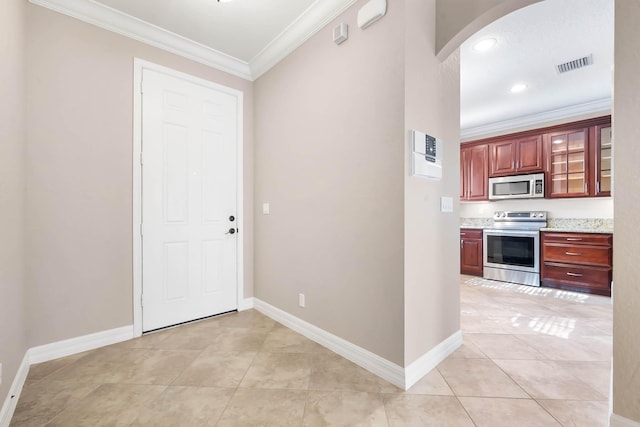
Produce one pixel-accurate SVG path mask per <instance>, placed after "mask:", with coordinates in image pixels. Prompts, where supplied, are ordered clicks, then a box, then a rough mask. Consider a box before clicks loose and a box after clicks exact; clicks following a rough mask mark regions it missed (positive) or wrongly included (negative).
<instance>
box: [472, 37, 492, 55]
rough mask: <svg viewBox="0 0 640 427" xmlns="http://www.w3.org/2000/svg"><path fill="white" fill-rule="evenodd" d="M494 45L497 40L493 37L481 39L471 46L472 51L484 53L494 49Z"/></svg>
mask: <svg viewBox="0 0 640 427" xmlns="http://www.w3.org/2000/svg"><path fill="white" fill-rule="evenodd" d="M496 43H498V40H496V39H494V38H493V37H490V38H488V39H483V40H480V41H479V42H478V43H476V44H474V45H473V50H475V51H476V52H484V51H487V50H489V49H491V48H492V47H494V46H495V45H496Z"/></svg>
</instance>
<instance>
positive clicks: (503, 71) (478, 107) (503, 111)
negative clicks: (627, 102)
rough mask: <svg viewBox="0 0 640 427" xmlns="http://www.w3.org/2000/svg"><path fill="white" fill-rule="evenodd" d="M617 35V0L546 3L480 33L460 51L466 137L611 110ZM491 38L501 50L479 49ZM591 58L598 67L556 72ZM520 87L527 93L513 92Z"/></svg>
mask: <svg viewBox="0 0 640 427" xmlns="http://www.w3.org/2000/svg"><path fill="white" fill-rule="evenodd" d="M613 34H614V2H613V1H612V0H544V1H541V2H538V3H534V4H533V5H531V6H529V7H526V8H523V9H520V10H517V11H515V12H513V13H511V14H509V15H507V16H505V17H503V18H501V19H499V20H497V21H495V22H493V23H492V24H490V25H488V26H487V27H485V28H483V29H482V30H480V31H479V32H478V33H476V34H475V35H473V36H472V37H470V38H469V39H468V40H467V41H466V42H465V43H463V45H462V47H461V49H460V56H461V70H460V102H461V114H460V127H461V129H462V135H463V137H464V136H465V135H466V136H473V135H474V134H475V135H480V134H483V133H485V134H486V133H488V131H491V130H500V127H504V128H509V127H510V128H512V129H513V128H515V127H517V124H521V125H523V124H524V125H526V124H527V123H526V122H527V119H530V121H531V122H532V123H535V121H536V120H538V122H541V121H545V118H547V117H551V116H553V117H551V118H562V117H560V116H561V115H562V114H566V116H571V115H576V113H588V112H591V111H602V110H604V109H608V108H610V105H611V92H612V65H613ZM487 37H492V38H495V39H496V40H497V44H496V45H495V46H494V47H493V48H492V49H490V50H488V51H485V52H477V51H474V49H473V46H474V45H475V44H476V43H477V42H478V41H480V40H483V39H485V38H487ZM589 54H592V55H593V65H589V66H587V67H584V68H580V69H577V70H573V71H569V72H567V73H563V74H559V73H558V72H557V71H556V68H555V66H556V65H557V64H561V63H564V62H567V61H571V60H574V59H577V58H580V57H584V56H587V55H589ZM516 83H524V84H526V85H527V86H528V88H527V89H526V90H525V91H523V92H519V93H511V92H510V89H511V87H512V86H513V85H514V84H516ZM589 110H591V111H589ZM550 112H552V113H553V114H549V113H550ZM547 120H548V119H547Z"/></svg>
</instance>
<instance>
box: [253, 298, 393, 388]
mask: <svg viewBox="0 0 640 427" xmlns="http://www.w3.org/2000/svg"><path fill="white" fill-rule="evenodd" d="M254 307H255V309H256V310H258V311H259V312H261V313H262V314H264V315H266V316H268V317H270V318H272V319H273V320H275V321H277V322H280V323H282V324H283V325H285V326H286V327H288V328H290V329H293V330H294V331H296V332H298V333H300V334H302V335H304V336H305V337H307V338H309V339H310V340H312V341H315V342H317V343H318V344H320V345H322V346H324V347H327V348H328V349H330V350H331V351H333V352H335V353H337V354H339V355H340V356H342V357H344V358H345V359H348V360H350V361H352V362H353V363H355V364H356V365H358V366H361V367H363V368H364V369H366V370H368V371H370V372H372V373H374V374H375V375H377V376H379V377H380V378H383V379H385V380H387V381H389V382H390V383H391V384H393V385H395V386H397V387H400V388H402V389H404V369H403V368H402V367H401V366H398V365H396V364H395V363H393V362H390V361H389V360H387V359H384V358H382V357H380V356H378V355H377V354H374V353H372V352H370V351H368V350H365V349H364V348H362V347H359V346H357V345H355V344H353V343H350V342H349V341H347V340H345V339H342V338H340V337H338V336H336V335H333V334H332V333H330V332H327V331H325V330H324V329H320V328H318V327H317V326H314V325H312V324H311V323H308V322H305V321H304V320H302V319H300V318H298V317H296V316H294V315H292V314H289V313H287V312H285V311H283V310H280V309H279V308H277V307H274V306H272V305H270V304H268V303H266V302H264V301H261V300H259V299H258V298H254Z"/></svg>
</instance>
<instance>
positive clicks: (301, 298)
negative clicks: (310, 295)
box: [298, 294, 306, 308]
mask: <svg viewBox="0 0 640 427" xmlns="http://www.w3.org/2000/svg"><path fill="white" fill-rule="evenodd" d="M298 305H300V307H302V308H304V307H305V305H306V301H305V298H304V294H300V295H298Z"/></svg>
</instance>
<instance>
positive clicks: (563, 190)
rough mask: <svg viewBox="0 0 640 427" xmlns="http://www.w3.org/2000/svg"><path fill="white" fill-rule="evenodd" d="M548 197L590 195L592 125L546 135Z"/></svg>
mask: <svg viewBox="0 0 640 427" xmlns="http://www.w3.org/2000/svg"><path fill="white" fill-rule="evenodd" d="M545 139H546V153H547V171H548V175H547V197H551V198H555V197H581V196H588V195H589V172H588V166H589V155H588V154H589V151H588V143H589V128H582V129H570V130H566V131H560V132H553V133H549V134H546V135H545Z"/></svg>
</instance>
